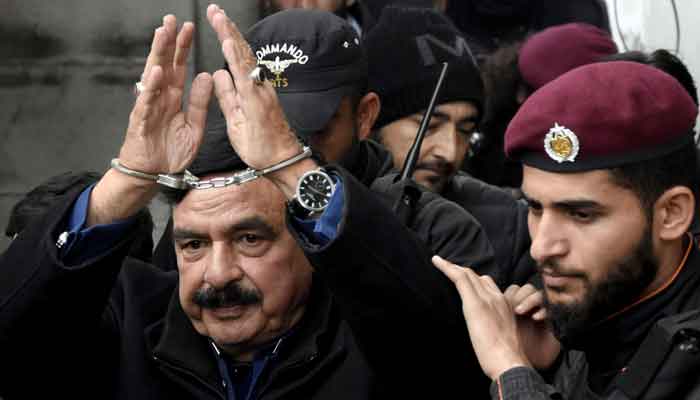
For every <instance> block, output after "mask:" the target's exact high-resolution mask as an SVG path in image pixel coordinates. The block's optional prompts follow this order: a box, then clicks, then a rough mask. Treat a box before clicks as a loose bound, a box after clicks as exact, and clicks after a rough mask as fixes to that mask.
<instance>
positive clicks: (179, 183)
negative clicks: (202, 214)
mask: <svg viewBox="0 0 700 400" xmlns="http://www.w3.org/2000/svg"><path fill="white" fill-rule="evenodd" d="M309 157H311V147H309V146H308V145H303V147H302V150H301V153H299V154H297V155H295V156H294V157H291V158H288V159H286V160H283V161H280V162H279V163H277V164H274V165H271V166H269V167H267V168H263V169H253V168H247V169H245V170H243V171H241V172H237V173H235V174H233V175H231V176H225V177H219V178H213V179H207V180H200V179H199V178H197V177H196V176H195V175H194V174H192V173H191V172H189V171H187V170H185V172H183V173H182V174H158V175H153V174H148V173H145V172H141V171H135V170H133V169H129V168H127V167H125V166H123V165H122V164H121V163H120V162H119V159H118V158H114V159H112V162H111V163H110V166H111V167H112V168H114V169H115V170H117V171H119V172H121V173H123V174H125V175H129V176H133V177H136V178H141V179H146V180H150V181H154V182H156V183H158V184H160V185H163V186H166V187H169V188H171V189H178V190H189V189H196V190H202V189H212V188H222V187H226V186H229V185H241V184H243V183H246V182H250V181H253V180H255V179H258V178H260V177H261V176H264V175H267V174H269V173H271V172H275V171H278V170H280V169H283V168H286V167H288V166H290V165H292V164H295V163H297V162H299V161H301V160H304V159H306V158H309Z"/></svg>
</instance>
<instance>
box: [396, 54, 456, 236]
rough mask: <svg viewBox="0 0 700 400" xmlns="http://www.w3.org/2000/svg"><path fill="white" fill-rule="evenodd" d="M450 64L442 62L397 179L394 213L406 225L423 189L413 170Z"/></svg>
mask: <svg viewBox="0 0 700 400" xmlns="http://www.w3.org/2000/svg"><path fill="white" fill-rule="evenodd" d="M448 65H449V64H448V63H446V62H444V63H442V70H441V71H440V77H439V78H438V81H437V84H436V85H435V90H433V97H432V98H431V99H430V103H429V104H428V108H427V109H426V110H425V114H423V119H422V120H421V122H420V126H419V127H418V133H416V138H415V140H414V141H413V145H411V149H410V150H409V151H408V155H407V156H406V161H404V164H403V168H401V174H400V175H399V176H398V178H397V180H396V183H397V184H399V185H401V192H400V193H401V194H400V196H399V197H398V199H397V200H396V202H395V203H394V207H393V209H394V213H395V214H396V215H397V216H398V217H399V219H401V221H402V222H403V223H404V224H405V225H406V226H408V223H409V219H410V218H411V215H412V213H413V209H414V208H415V206H416V203H417V202H418V199H419V198H420V195H421V189H420V188H418V185H417V184H416V183H415V182H414V181H413V172H414V171H415V169H416V163H417V162H418V157H419V156H420V148H421V145H422V144H423V138H424V137H425V132H426V131H427V130H428V126H430V119H431V118H432V117H433V111H435V103H436V102H437V98H438V96H439V95H440V89H442V82H443V80H444V79H445V74H446V73H447V67H448Z"/></svg>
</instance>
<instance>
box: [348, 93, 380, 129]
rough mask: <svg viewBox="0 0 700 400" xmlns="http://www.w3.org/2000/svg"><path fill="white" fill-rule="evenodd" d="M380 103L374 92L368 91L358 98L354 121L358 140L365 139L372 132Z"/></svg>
mask: <svg viewBox="0 0 700 400" xmlns="http://www.w3.org/2000/svg"><path fill="white" fill-rule="evenodd" d="M381 107H382V104H381V101H380V100H379V96H378V95H377V94H376V93H374V92H368V93H367V94H366V95H364V96H363V97H362V99H360V103H359V104H358V105H357V114H356V115H355V123H356V124H357V136H358V138H359V139H360V140H365V139H367V138H368V137H369V135H370V133H372V127H373V126H374V122H375V121H377V117H378V116H379V110H381Z"/></svg>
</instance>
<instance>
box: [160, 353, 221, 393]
mask: <svg viewBox="0 0 700 400" xmlns="http://www.w3.org/2000/svg"><path fill="white" fill-rule="evenodd" d="M153 361H155V362H157V363H159V364H161V365H163V366H165V367H167V368H170V369H172V370H173V371H175V372H177V373H179V374H182V375H185V376H187V377H189V378H191V379H192V380H194V381H196V382H197V383H199V384H201V385H202V386H204V387H205V388H207V389H209V390H210V391H211V392H212V393H214V394H216V396H217V397H218V398H219V399H222V400H226V396H225V395H224V394H222V393H221V392H220V391H219V390H218V389H217V388H215V387H213V386H211V385H210V384H209V383H208V382H206V381H204V380H203V379H202V378H200V377H199V376H197V375H195V374H193V373H192V372H190V371H189V370H187V369H185V368H182V367H179V366H177V365H175V364H173V363H171V362H169V361H166V360H163V359H162V358H159V357H158V356H153Z"/></svg>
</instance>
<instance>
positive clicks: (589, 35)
mask: <svg viewBox="0 0 700 400" xmlns="http://www.w3.org/2000/svg"><path fill="white" fill-rule="evenodd" d="M615 53H617V46H616V45H615V42H613V40H612V38H610V35H609V34H608V33H607V32H605V31H604V30H602V29H600V28H598V27H596V26H593V25H589V24H582V23H572V24H565V25H558V26H553V27H551V28H548V29H545V30H543V31H541V32H538V33H536V34H534V35H532V36H531V37H530V38H529V39H527V40H526V41H525V44H523V46H522V47H521V48H520V55H519V56H518V69H519V70H520V75H521V76H522V77H523V80H524V81H525V83H526V84H527V85H528V86H530V88H531V89H533V90H537V89H539V88H541V87H542V86H544V85H545V84H547V83H548V82H551V81H552V80H554V79H555V78H557V77H558V76H560V75H562V74H564V73H565V72H567V71H571V70H572V69H574V68H576V67H580V66H582V65H586V64H590V63H594V62H596V61H600V59H601V58H603V57H605V56H608V55H610V54H615Z"/></svg>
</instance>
